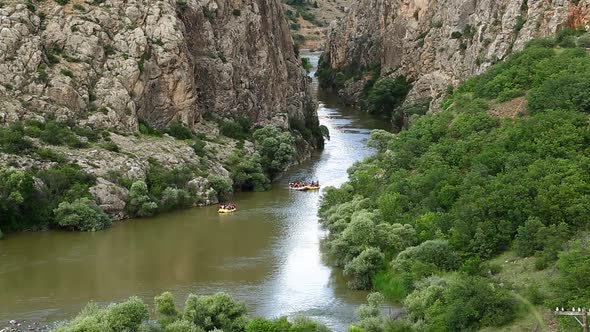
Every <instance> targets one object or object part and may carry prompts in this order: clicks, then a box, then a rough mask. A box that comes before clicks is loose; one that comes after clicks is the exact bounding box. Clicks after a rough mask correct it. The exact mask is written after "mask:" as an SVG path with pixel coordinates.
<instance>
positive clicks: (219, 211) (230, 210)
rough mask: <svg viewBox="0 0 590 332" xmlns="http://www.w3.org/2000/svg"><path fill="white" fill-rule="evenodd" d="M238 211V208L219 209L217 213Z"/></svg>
mask: <svg viewBox="0 0 590 332" xmlns="http://www.w3.org/2000/svg"><path fill="white" fill-rule="evenodd" d="M236 211H238V209H219V210H217V213H233V212H236Z"/></svg>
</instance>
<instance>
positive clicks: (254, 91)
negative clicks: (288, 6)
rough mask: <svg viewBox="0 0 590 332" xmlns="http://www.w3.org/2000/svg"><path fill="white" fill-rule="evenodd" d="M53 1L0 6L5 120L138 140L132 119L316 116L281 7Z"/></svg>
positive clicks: (264, 120) (260, 2)
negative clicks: (40, 121)
mask: <svg viewBox="0 0 590 332" xmlns="http://www.w3.org/2000/svg"><path fill="white" fill-rule="evenodd" d="M58 2H60V3H62V4H64V5H61V4H59V3H58ZM58 2H56V1H38V2H36V1H33V0H31V1H29V2H27V3H8V4H6V3H4V4H3V5H2V8H0V110H1V111H0V123H2V122H10V121H14V120H17V119H26V118H35V117H37V118H38V117H47V116H54V117H55V118H57V119H58V120H68V121H72V120H75V122H77V123H78V124H79V125H87V126H90V127H91V128H93V129H116V130H118V131H121V132H134V131H136V130H137V126H138V119H142V120H145V121H146V122H148V123H150V124H152V125H153V126H155V127H165V126H166V125H167V124H168V123H169V122H171V121H173V120H180V121H182V122H184V123H185V124H187V125H189V126H190V127H195V126H196V125H197V124H198V123H199V121H200V120H201V118H202V116H203V115H206V114H214V115H221V116H245V117H248V118H250V119H251V120H252V121H253V122H254V123H257V124H268V123H272V124H275V125H278V126H281V127H287V126H288V119H289V118H298V119H305V118H313V117H315V107H314V105H313V100H312V99H311V97H310V94H309V93H308V80H307V78H306V76H305V73H304V71H303V70H302V69H301V66H300V64H299V60H298V59H297V58H296V56H295V53H294V51H293V45H292V41H291V37H290V34H289V27H288V25H287V23H286V21H285V19H284V17H283V9H282V6H281V3H280V1H278V0H244V1H226V0H217V1H196V0H190V1H187V2H184V1H183V0H178V1H174V0H167V1H146V0H138V1H122V0H107V1H102V0H86V1H79V0H75V1H71V2H68V1H67V0H60V1H58Z"/></svg>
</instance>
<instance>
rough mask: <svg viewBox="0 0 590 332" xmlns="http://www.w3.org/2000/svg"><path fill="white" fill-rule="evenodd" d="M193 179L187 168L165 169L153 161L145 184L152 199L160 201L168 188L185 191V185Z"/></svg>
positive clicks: (192, 172)
mask: <svg viewBox="0 0 590 332" xmlns="http://www.w3.org/2000/svg"><path fill="white" fill-rule="evenodd" d="M194 178H195V174H194V171H193V170H192V169H191V168H188V167H180V168H173V169H166V168H165V167H163V166H162V165H161V164H159V163H158V162H156V161H154V160H150V168H149V169H148V173H147V178H146V183H147V186H148V189H149V193H150V195H151V196H152V197H154V198H156V199H160V198H161V197H162V192H163V191H164V190H165V189H166V188H168V187H175V188H178V189H187V184H188V182H189V181H190V180H192V179H194Z"/></svg>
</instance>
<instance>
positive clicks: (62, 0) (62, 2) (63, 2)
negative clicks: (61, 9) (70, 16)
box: [55, 0, 70, 6]
mask: <svg viewBox="0 0 590 332" xmlns="http://www.w3.org/2000/svg"><path fill="white" fill-rule="evenodd" d="M55 2H57V3H58V4H60V5H62V6H65V5H67V4H68V2H70V0H55Z"/></svg>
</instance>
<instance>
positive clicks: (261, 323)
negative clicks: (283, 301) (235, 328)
mask: <svg viewBox="0 0 590 332" xmlns="http://www.w3.org/2000/svg"><path fill="white" fill-rule="evenodd" d="M289 331H291V323H289V321H288V320H287V318H285V317H281V318H279V319H275V320H269V319H264V318H255V319H253V320H251V321H250V322H248V325H246V332H289Z"/></svg>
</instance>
